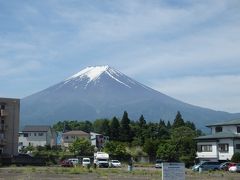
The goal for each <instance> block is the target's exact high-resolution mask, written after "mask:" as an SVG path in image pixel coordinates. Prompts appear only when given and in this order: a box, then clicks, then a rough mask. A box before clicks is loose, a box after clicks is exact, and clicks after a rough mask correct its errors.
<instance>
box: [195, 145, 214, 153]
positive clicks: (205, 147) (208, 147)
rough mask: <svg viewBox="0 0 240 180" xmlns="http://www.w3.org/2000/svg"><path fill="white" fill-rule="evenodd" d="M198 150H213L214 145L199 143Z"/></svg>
mask: <svg viewBox="0 0 240 180" xmlns="http://www.w3.org/2000/svg"><path fill="white" fill-rule="evenodd" d="M198 152H212V145H198Z"/></svg>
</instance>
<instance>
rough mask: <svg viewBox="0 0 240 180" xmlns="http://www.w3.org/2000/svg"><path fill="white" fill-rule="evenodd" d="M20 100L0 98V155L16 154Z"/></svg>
mask: <svg viewBox="0 0 240 180" xmlns="http://www.w3.org/2000/svg"><path fill="white" fill-rule="evenodd" d="M19 110H20V100H19V99H12V98H0V155H1V157H3V156H4V155H6V156H7V155H8V156H9V155H10V156H11V155H17V154H18V128H19Z"/></svg>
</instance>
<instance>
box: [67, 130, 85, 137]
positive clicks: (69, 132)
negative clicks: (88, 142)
mask: <svg viewBox="0 0 240 180" xmlns="http://www.w3.org/2000/svg"><path fill="white" fill-rule="evenodd" d="M63 135H82V136H87V135H88V136H89V135H90V134H89V133H86V132H84V131H80V130H75V131H68V132H65V133H63Z"/></svg>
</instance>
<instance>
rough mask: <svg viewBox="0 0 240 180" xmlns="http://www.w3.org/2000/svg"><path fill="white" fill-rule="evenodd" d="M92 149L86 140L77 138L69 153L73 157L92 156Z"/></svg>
mask: <svg viewBox="0 0 240 180" xmlns="http://www.w3.org/2000/svg"><path fill="white" fill-rule="evenodd" d="M93 150H94V147H93V146H91V143H90V142H89V140H87V139H86V138H80V139H79V138H77V139H76V140H75V141H74V142H73V143H72V144H71V145H70V146H69V151H70V152H72V153H74V154H75V155H82V156H83V155H92V154H93Z"/></svg>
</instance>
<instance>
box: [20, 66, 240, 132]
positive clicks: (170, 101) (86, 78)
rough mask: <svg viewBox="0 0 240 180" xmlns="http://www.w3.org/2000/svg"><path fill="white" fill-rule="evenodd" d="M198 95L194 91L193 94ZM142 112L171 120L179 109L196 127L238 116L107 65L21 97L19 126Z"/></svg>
mask: <svg viewBox="0 0 240 180" xmlns="http://www.w3.org/2000/svg"><path fill="white" fill-rule="evenodd" d="M196 95H197V94H196ZM125 110H126V111H127V112H128V114H129V117H130V119H132V120H137V119H138V118H139V117H140V115H141V114H143V115H144V117H145V119H146V120H147V121H151V122H158V121H159V120H160V118H161V119H163V120H170V121H172V120H173V119H174V117H175V115H176V113H177V111H180V112H181V114H182V116H183V118H184V119H185V120H189V121H192V122H194V123H195V124H196V125H197V126H198V127H199V128H202V127H204V126H205V125H206V124H209V123H212V122H215V121H220V120H229V119H234V118H239V117H240V114H239V113H235V114H232V113H227V112H221V111H214V110H211V109H207V108H202V107H198V106H193V105H190V104H187V103H184V102H182V101H179V100H177V99H174V98H171V97H169V96H167V95H165V94H163V93H161V92H158V91H156V90H154V89H152V88H150V87H147V86H145V85H143V84H141V83H139V82H137V81H135V80H133V79H132V78H130V77H128V76H126V75H124V74H123V73H121V72H119V71H118V70H116V69H114V68H111V67H109V66H96V67H87V68H85V69H83V70H82V71H80V72H78V73H77V74H75V75H73V76H71V77H69V78H67V79H66V80H64V81H62V82H60V83H58V84H56V85H54V86H51V87H49V88H47V89H45V90H43V91H40V92H38V93H35V94H33V95H30V96H28V97H25V98H23V99H22V100H21V113H20V115H21V126H23V125H28V124H49V125H52V124H54V123H56V122H58V121H62V120H95V119H98V118H112V117H113V116H117V117H121V116H122V114H123V112H124V111H125Z"/></svg>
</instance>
